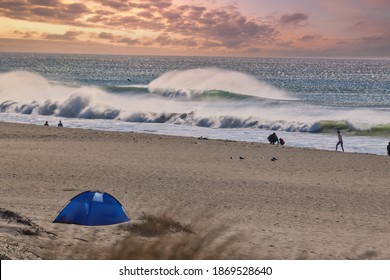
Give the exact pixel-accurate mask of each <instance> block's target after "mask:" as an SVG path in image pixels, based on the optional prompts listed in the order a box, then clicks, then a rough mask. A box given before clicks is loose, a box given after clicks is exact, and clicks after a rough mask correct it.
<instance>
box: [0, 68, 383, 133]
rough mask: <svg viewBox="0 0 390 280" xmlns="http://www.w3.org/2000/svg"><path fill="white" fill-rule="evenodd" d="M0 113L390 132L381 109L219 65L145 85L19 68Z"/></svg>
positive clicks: (0, 91) (5, 78)
mask: <svg viewBox="0 0 390 280" xmlns="http://www.w3.org/2000/svg"><path fill="white" fill-rule="evenodd" d="M0 113H19V114H31V115H50V116H59V117H64V118H84V119H114V120H121V121H125V122H148V123H168V124H176V125H192V126H201V127H211V128H258V129H271V130H283V131H299V132H318V133H320V132H323V133H326V132H330V131H334V130H344V131H348V132H350V133H353V134H364V135H376V136H377V135H390V114H389V112H388V111H386V110H381V109H372V108H370V109H368V108H360V109H353V110H352V109H345V108H342V109H340V108H329V107H324V106H323V107H321V106H315V105H308V104H305V103H304V102H300V101H299V100H293V99H292V98H290V97H289V96H288V94H287V93H285V92H283V91H282V90H279V89H276V88H274V87H272V86H270V85H268V84H266V83H263V82H259V81H257V80H256V79H254V78H253V77H251V76H248V75H245V74H242V73H237V72H228V71H223V70H218V69H195V70H187V71H172V72H168V73H166V74H164V75H162V76H161V77H159V78H157V79H156V80H154V81H152V82H151V83H150V84H149V85H133V86H117V87H95V86H84V85H82V86H80V85H69V84H62V83H61V81H49V80H47V79H45V78H44V77H42V76H40V75H38V74H35V73H31V72H25V71H14V72H8V73H3V74H0Z"/></svg>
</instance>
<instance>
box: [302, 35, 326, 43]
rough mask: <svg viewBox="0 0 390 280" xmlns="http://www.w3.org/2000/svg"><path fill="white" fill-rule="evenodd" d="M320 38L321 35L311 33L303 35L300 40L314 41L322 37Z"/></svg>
mask: <svg viewBox="0 0 390 280" xmlns="http://www.w3.org/2000/svg"><path fill="white" fill-rule="evenodd" d="M320 38H322V36H321V35H316V34H311V35H304V36H302V37H301V38H299V41H301V42H310V41H314V40H317V39H320Z"/></svg>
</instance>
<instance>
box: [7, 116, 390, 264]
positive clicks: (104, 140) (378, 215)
mask: <svg viewBox="0 0 390 280" xmlns="http://www.w3.org/2000/svg"><path fill="white" fill-rule="evenodd" d="M239 157H243V158H244V159H240V158H239ZM272 157H276V158H277V159H278V160H276V161H271V158H272ZM0 166H1V171H0V193H1V196H0V208H1V211H0V212H1V213H2V214H1V215H0V258H2V259H7V258H10V259H85V258H87V259H95V258H106V257H107V252H108V251H110V250H111V249H112V247H113V246H114V245H116V246H118V245H117V244H121V243H120V242H121V240H123V238H125V236H127V235H128V234H129V232H127V231H125V230H123V229H122V228H121V227H119V226H118V225H113V226H105V227H85V226H78V225H67V224H53V223H52V220H53V219H54V218H55V216H56V215H57V213H58V211H59V210H61V208H62V207H63V206H64V205H65V204H66V203H67V202H68V201H69V199H70V198H72V197H73V196H75V195H77V194H78V193H80V192H83V191H85V190H100V191H104V192H108V193H110V194H112V195H113V196H115V197H116V198H117V199H118V200H119V201H120V202H121V203H122V205H123V207H124V208H125V209H126V211H127V213H128V214H129V216H130V217H131V218H132V219H133V220H134V222H135V223H137V216H138V215H139V213H141V212H144V213H147V214H151V215H158V214H160V213H167V215H168V216H169V217H171V218H172V219H174V220H176V221H179V222H181V223H183V224H190V226H191V228H192V230H193V231H194V232H195V234H194V236H200V237H201V236H207V234H209V233H213V234H211V235H210V236H211V237H210V238H211V239H214V240H208V241H207V242H206V243H205V244H203V245H204V247H205V248H203V249H204V250H206V251H207V250H209V251H210V250H213V249H212V248H213V243H217V242H219V241H220V240H229V242H228V243H226V244H225V245H226V246H225V247H224V248H223V250H222V251H223V252H221V253H220V254H219V252H215V254H216V257H217V258H218V257H221V258H233V259H390V246H389V244H390V234H389V232H390V203H389V201H390V180H389V176H390V157H387V156H378V155H368V154H352V153H342V152H333V151H321V150H313V149H299V148H291V147H280V146H272V145H266V144H260V143H244V142H233V141H222V140H220V141H219V140H207V139H197V138H184V137H171V136H159V135H150V134H138V133H120V132H102V131H92V130H84V129H70V128H62V129H61V128H57V127H44V126H36V125H22V124H9V123H0ZM170 235H171V236H172V235H176V236H175V237H173V238H171V240H175V239H178V238H179V237H178V236H181V235H182V234H181V233H179V234H170ZM151 240H153V242H155V243H156V242H157V243H158V242H159V241H158V239H156V237H144V236H136V235H135V237H134V238H133V239H132V241H131V242H133V244H137V242H140V243H142V242H143V243H147V242H152V241H151ZM161 242H163V241H161ZM164 242H166V241H164ZM122 246H123V245H122ZM115 248H118V247H115ZM139 257H140V256H138V258H139ZM194 257H198V256H194ZM134 258H137V256H134ZM141 258H142V256H141Z"/></svg>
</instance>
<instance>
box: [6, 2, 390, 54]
mask: <svg viewBox="0 0 390 280" xmlns="http://www.w3.org/2000/svg"><path fill="white" fill-rule="evenodd" d="M389 26H390V0H294V1H292V0H272V1H270V0H232V1H230V0H225V1H222V0H208V1H205V0H135V1H125V0H85V1H73V0H0V52H45V53H91V54H126V55H193V56H198V55H199V56H253V57H356V58H390V28H389Z"/></svg>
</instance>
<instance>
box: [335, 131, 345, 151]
mask: <svg viewBox="0 0 390 280" xmlns="http://www.w3.org/2000/svg"><path fill="white" fill-rule="evenodd" d="M337 136H338V137H339V142H337V144H336V151H337V148H338V147H339V145H340V146H341V149H342V150H343V152H344V146H343V136H341V133H340V130H337Z"/></svg>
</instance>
